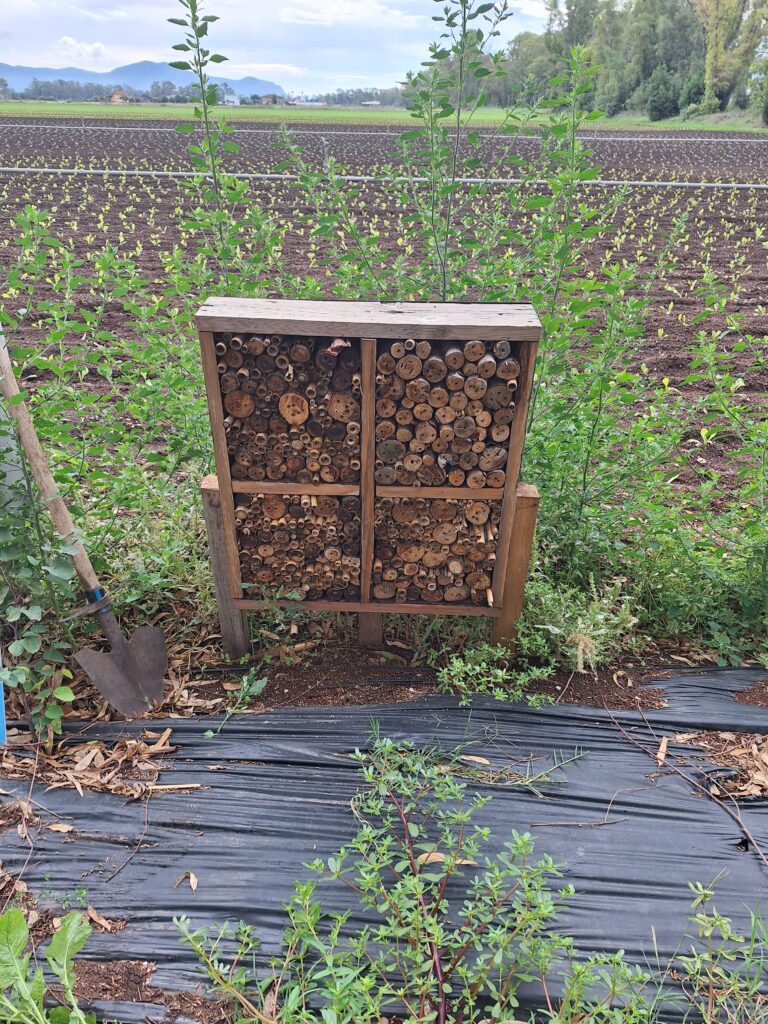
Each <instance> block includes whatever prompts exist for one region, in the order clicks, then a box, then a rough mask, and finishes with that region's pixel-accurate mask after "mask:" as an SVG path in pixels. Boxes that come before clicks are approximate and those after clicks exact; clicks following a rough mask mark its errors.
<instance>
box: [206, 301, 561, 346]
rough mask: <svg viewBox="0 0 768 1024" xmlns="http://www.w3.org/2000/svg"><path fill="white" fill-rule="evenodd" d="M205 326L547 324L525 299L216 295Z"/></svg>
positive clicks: (491, 331)
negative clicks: (384, 299)
mask: <svg viewBox="0 0 768 1024" xmlns="http://www.w3.org/2000/svg"><path fill="white" fill-rule="evenodd" d="M197 326H198V329H199V330H201V331H243V332H246V331H247V332H249V333H251V334H261V333H264V334H298V335H305V336H331V335H335V334H339V335H341V336H346V337H350V336H351V337H356V338H359V337H373V338H410V337H415V338H426V339H429V340H440V339H443V340H449V341H450V340H461V339H466V338H471V337H478V338H483V339H484V340H486V341H530V342H536V341H538V340H539V334H540V332H541V324H540V323H539V319H538V317H537V316H536V314H535V312H534V311H533V307H532V306H529V305H527V304H525V303H501V302H499V303H496V302H478V303H458V302H446V303H440V302H339V301H336V300H328V301H311V302H310V301H304V300H297V299H238V298H229V297H220V298H215V297H214V298H211V299H208V301H207V302H206V303H205V304H204V305H203V306H201V307H200V309H199V310H198V312H197Z"/></svg>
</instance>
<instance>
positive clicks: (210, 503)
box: [200, 476, 250, 660]
mask: <svg viewBox="0 0 768 1024" xmlns="http://www.w3.org/2000/svg"><path fill="white" fill-rule="evenodd" d="M200 493H201V495H202V499H203V515H204V516H205V526H206V529H207V531H208V553H209V555H210V559H211V568H212V569H213V584H214V587H215V589H216V604H217V607H218V611H219V624H220V626H221V640H222V644H223V646H224V651H225V652H226V653H227V654H228V655H229V657H230V658H233V659H236V660H238V659H240V658H242V657H244V656H245V655H246V654H247V653H248V650H249V648H250V639H249V634H248V615H247V613H246V612H244V611H242V610H241V609H238V608H235V606H234V604H233V603H232V596H231V586H230V580H229V562H228V559H227V556H226V541H225V527H224V520H223V517H222V514H221V493H220V491H219V482H218V480H217V479H216V477H215V476H206V477H204V478H203V481H202V483H201V484H200Z"/></svg>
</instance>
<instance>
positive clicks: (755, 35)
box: [490, 0, 768, 122]
mask: <svg viewBox="0 0 768 1024" xmlns="http://www.w3.org/2000/svg"><path fill="white" fill-rule="evenodd" d="M546 5H547V14H548V17H547V27H546V31H545V32H544V33H543V34H541V35H537V34H535V33H532V32H524V33H522V34H520V35H518V36H517V37H516V38H515V39H514V40H513V41H512V42H511V44H510V45H509V48H508V51H507V55H506V57H507V62H506V63H507V70H506V74H505V76H504V77H503V78H502V79H496V80H494V82H493V85H492V86H491V89H497V90H498V89H499V88H500V89H501V91H502V92H504V91H505V90H506V92H507V95H504V96H503V97H501V96H498V97H493V96H491V97H490V99H491V102H499V101H501V102H504V103H509V102H510V101H512V99H513V97H512V95H511V94H512V93H513V92H514V91H516V90H517V91H522V92H523V94H524V95H525V94H527V95H529V96H535V97H536V98H546V97H547V96H548V95H549V88H550V87H549V85H548V83H549V81H550V80H551V78H552V77H553V75H555V74H557V73H558V71H559V69H560V67H561V66H562V61H563V58H564V57H565V56H566V55H567V54H568V53H569V52H570V49H571V48H572V47H573V46H577V45H580V46H585V47H587V49H588V51H589V53H590V55H591V58H592V61H593V63H594V64H595V65H596V67H597V74H596V76H595V79H594V84H593V88H592V91H591V93H590V94H589V95H588V96H587V97H586V100H585V102H586V103H587V104H588V105H590V106H592V107H593V108H595V109H600V110H603V111H604V112H605V113H606V114H608V115H614V114H617V113H619V112H620V111H623V110H632V111H640V112H645V113H647V114H648V116H649V117H650V118H651V120H659V119H660V118H663V117H671V116H674V115H675V114H678V113H683V114H695V113H714V112H716V111H721V110H725V109H726V108H727V107H729V106H735V107H740V108H742V109H743V108H746V107H747V106H748V105H750V104H751V105H752V106H753V107H754V108H755V109H756V110H757V111H759V112H760V113H763V112H764V110H765V108H766V106H767V105H768V81H767V79H768V75H766V70H768V68H767V66H766V65H767V63H768V62H767V60H766V54H765V53H764V52H763V50H762V48H761V44H762V43H763V42H764V40H765V35H766V31H767V30H768V0H627V2H624V3H620V2H617V0H546ZM765 113H766V114H767V115H768V110H765ZM765 119H766V121H767V122H768V116H766V118H765Z"/></svg>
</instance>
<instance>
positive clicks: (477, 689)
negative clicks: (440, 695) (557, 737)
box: [437, 643, 548, 707]
mask: <svg viewBox="0 0 768 1024" xmlns="http://www.w3.org/2000/svg"><path fill="white" fill-rule="evenodd" d="M547 674H548V672H547V669H546V667H545V666H542V667H540V668H532V669H530V670H529V671H528V672H523V671H521V670H520V669H519V668H517V667H514V666H512V665H511V664H510V651H509V650H508V649H507V648H506V647H502V646H500V645H491V644H488V643H481V644H478V645H477V646H475V647H471V648H469V649H468V650H467V651H465V652H464V653H463V654H454V655H451V657H450V658H449V659H448V663H447V665H444V666H443V667H442V668H440V669H439V670H438V673H437V678H438V679H439V681H440V687H441V689H442V690H444V691H445V692H447V693H457V694H459V696H460V698H461V703H462V704H468V703H469V702H470V699H471V697H472V696H473V695H474V694H488V695H489V696H491V697H495V698H496V700H507V701H513V702H516V701H521V700H523V699H525V700H526V701H527V703H528V704H530V705H531V707H538V706H539V705H541V704H543V703H546V702H547V698H545V697H542V696H540V695H539V694H526V687H527V684H528V683H529V682H531V681H532V680H533V679H536V678H542V677H545V676H546V675H547Z"/></svg>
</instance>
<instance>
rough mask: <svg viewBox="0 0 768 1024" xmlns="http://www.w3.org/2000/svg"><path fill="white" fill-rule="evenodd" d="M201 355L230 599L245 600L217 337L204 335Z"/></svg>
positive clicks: (209, 332) (201, 342) (201, 333)
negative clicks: (219, 500)
mask: <svg viewBox="0 0 768 1024" xmlns="http://www.w3.org/2000/svg"><path fill="white" fill-rule="evenodd" d="M200 354H201V357H202V361H203V373H204V375H205V390H206V392H207V394H208V416H209V418H210V421H211V434H212V435H213V451H214V455H215V457H216V475H217V477H218V478H219V494H220V498H221V521H222V525H223V528H224V551H225V554H226V564H227V578H228V580H229V596H230V597H231V598H235V599H238V598H241V597H242V596H243V580H242V576H241V574H240V555H239V553H238V550H237V523H236V522H235V496H234V494H233V492H232V475H231V473H230V472H229V453H228V452H227V434H226V431H225V429H224V411H223V409H222V404H221V390H220V388H219V372H218V370H217V369H216V352H215V351H214V347H213V333H212V332H211V331H200Z"/></svg>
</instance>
